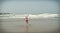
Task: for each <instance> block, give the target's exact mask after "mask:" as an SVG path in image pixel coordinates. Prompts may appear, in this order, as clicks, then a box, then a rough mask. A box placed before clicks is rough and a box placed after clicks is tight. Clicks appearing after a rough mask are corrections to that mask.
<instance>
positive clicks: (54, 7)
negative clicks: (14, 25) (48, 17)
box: [1, 1, 59, 14]
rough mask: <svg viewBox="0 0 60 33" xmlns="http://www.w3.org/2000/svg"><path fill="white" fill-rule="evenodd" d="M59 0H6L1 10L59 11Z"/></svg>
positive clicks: (26, 11)
mask: <svg viewBox="0 0 60 33" xmlns="http://www.w3.org/2000/svg"><path fill="white" fill-rule="evenodd" d="M58 11H59V9H58V2H57V1H4V2H3V3H2V8H1V12H4V13H22V14H25V13H36V14H39V13H58Z"/></svg>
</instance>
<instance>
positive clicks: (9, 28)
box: [1, 18, 59, 33]
mask: <svg viewBox="0 0 60 33" xmlns="http://www.w3.org/2000/svg"><path fill="white" fill-rule="evenodd" d="M1 29H2V31H3V32H11V33H14V32H15V33H33V32H35V33H36V32H38V33H39V32H43V33H45V32H49V33H50V32H58V29H59V27H58V19H57V18H48V19H29V23H28V24H26V23H25V21H24V19H21V18H11V19H1Z"/></svg>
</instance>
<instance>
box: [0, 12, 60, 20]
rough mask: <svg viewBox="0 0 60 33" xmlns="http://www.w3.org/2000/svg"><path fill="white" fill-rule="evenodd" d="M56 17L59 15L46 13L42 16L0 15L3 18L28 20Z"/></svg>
mask: <svg viewBox="0 0 60 33" xmlns="http://www.w3.org/2000/svg"><path fill="white" fill-rule="evenodd" d="M58 15H60V14H47V13H44V14H37V15H36V14H29V15H27V14H7V15H0V17H1V16H3V18H25V16H28V18H31V19H33V18H54V17H59V16H58Z"/></svg>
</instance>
